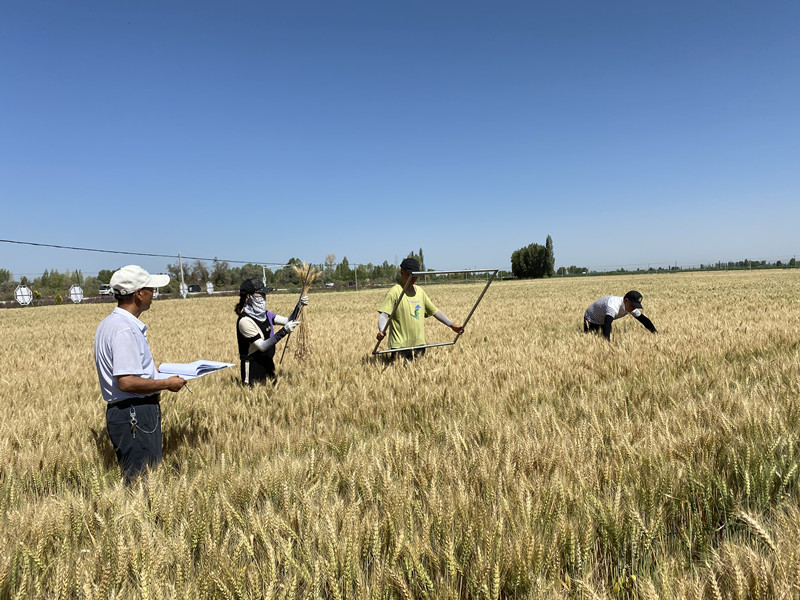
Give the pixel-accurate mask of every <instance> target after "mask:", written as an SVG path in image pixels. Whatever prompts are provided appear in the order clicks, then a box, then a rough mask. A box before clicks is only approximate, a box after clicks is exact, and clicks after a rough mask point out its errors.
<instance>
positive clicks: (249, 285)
mask: <svg viewBox="0 0 800 600" xmlns="http://www.w3.org/2000/svg"><path fill="white" fill-rule="evenodd" d="M268 291H269V288H268V287H266V286H265V285H264V282H263V281H261V280H260V279H259V278H258V277H253V278H252V279H246V280H244V281H243V282H242V285H240V286H239V293H240V294H266V293H267V292H268Z"/></svg>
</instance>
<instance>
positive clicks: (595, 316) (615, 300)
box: [583, 296, 642, 325]
mask: <svg viewBox="0 0 800 600" xmlns="http://www.w3.org/2000/svg"><path fill="white" fill-rule="evenodd" d="M627 314H629V313H628V311H627V310H625V298H624V297H623V296H603V297H602V298H600V299H599V300H595V301H594V302H593V303H592V305H591V306H590V307H589V308H587V309H586V314H585V315H583V318H584V319H586V320H587V321H589V322H590V323H594V324H595V325H602V324H603V323H604V322H605V320H606V315H611V316H612V317H614V318H615V319H619V318H620V317H624V316H625V315H627ZM630 314H632V315H633V316H634V317H640V316H642V311H640V310H639V309H638V308H634V309H633V312H631V313H630Z"/></svg>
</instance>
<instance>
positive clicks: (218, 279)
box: [211, 256, 231, 289]
mask: <svg viewBox="0 0 800 600" xmlns="http://www.w3.org/2000/svg"><path fill="white" fill-rule="evenodd" d="M211 282H212V283H213V284H214V287H215V288H218V289H222V288H224V287H225V286H226V285H228V284H229V283H231V269H230V266H229V265H228V261H226V260H218V259H217V257H216V256H215V257H214V264H213V265H212V268H211Z"/></svg>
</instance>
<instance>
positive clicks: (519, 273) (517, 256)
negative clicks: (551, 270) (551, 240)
mask: <svg viewBox="0 0 800 600" xmlns="http://www.w3.org/2000/svg"><path fill="white" fill-rule="evenodd" d="M546 254H547V251H546V248H545V247H544V246H542V245H541V244H528V245H527V246H525V247H524V248H520V249H519V250H514V252H512V253H511V272H512V273H513V274H514V276H515V277H518V278H520V279H537V278H540V277H544V276H545V275H546V274H547V263H546Z"/></svg>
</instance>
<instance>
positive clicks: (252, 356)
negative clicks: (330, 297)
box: [233, 278, 308, 385]
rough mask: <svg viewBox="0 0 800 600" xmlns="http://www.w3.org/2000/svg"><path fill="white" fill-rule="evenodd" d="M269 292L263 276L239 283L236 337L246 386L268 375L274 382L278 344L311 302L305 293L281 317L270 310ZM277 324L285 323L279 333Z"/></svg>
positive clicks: (293, 327)
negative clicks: (289, 311)
mask: <svg viewBox="0 0 800 600" xmlns="http://www.w3.org/2000/svg"><path fill="white" fill-rule="evenodd" d="M266 293H267V288H266V287H265V286H264V283H263V282H262V281H261V280H260V279H257V278H254V279H248V280H246V281H244V282H243V283H242V285H241V286H239V302H238V303H237V304H236V307H235V308H234V309H233V310H234V312H235V313H236V314H237V315H238V316H239V319H238V320H237V321H236V339H237V341H238V342H239V358H240V359H241V361H242V368H241V374H242V383H243V384H245V385H253V384H254V383H263V382H265V381H266V380H267V378H269V379H271V380H272V381H273V382H274V381H275V361H274V360H273V359H274V357H275V345H276V344H277V343H278V342H279V341H281V340H282V339H283V338H284V337H286V335H288V334H290V333H292V331H294V329H295V327H297V325H298V324H299V323H298V322H297V321H295V319H296V318H297V313H298V312H299V311H300V307H301V306H305V305H307V304H308V296H303V297H302V298H300V302H298V303H297V306H295V309H294V311H292V314H291V315H290V316H289V317H288V318H287V317H282V316H280V315H276V314H275V313H274V312H272V311H269V310H267V304H266V298H265V296H266ZM275 325H283V328H282V329H280V330H279V331H277V332H276V331H275Z"/></svg>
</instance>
